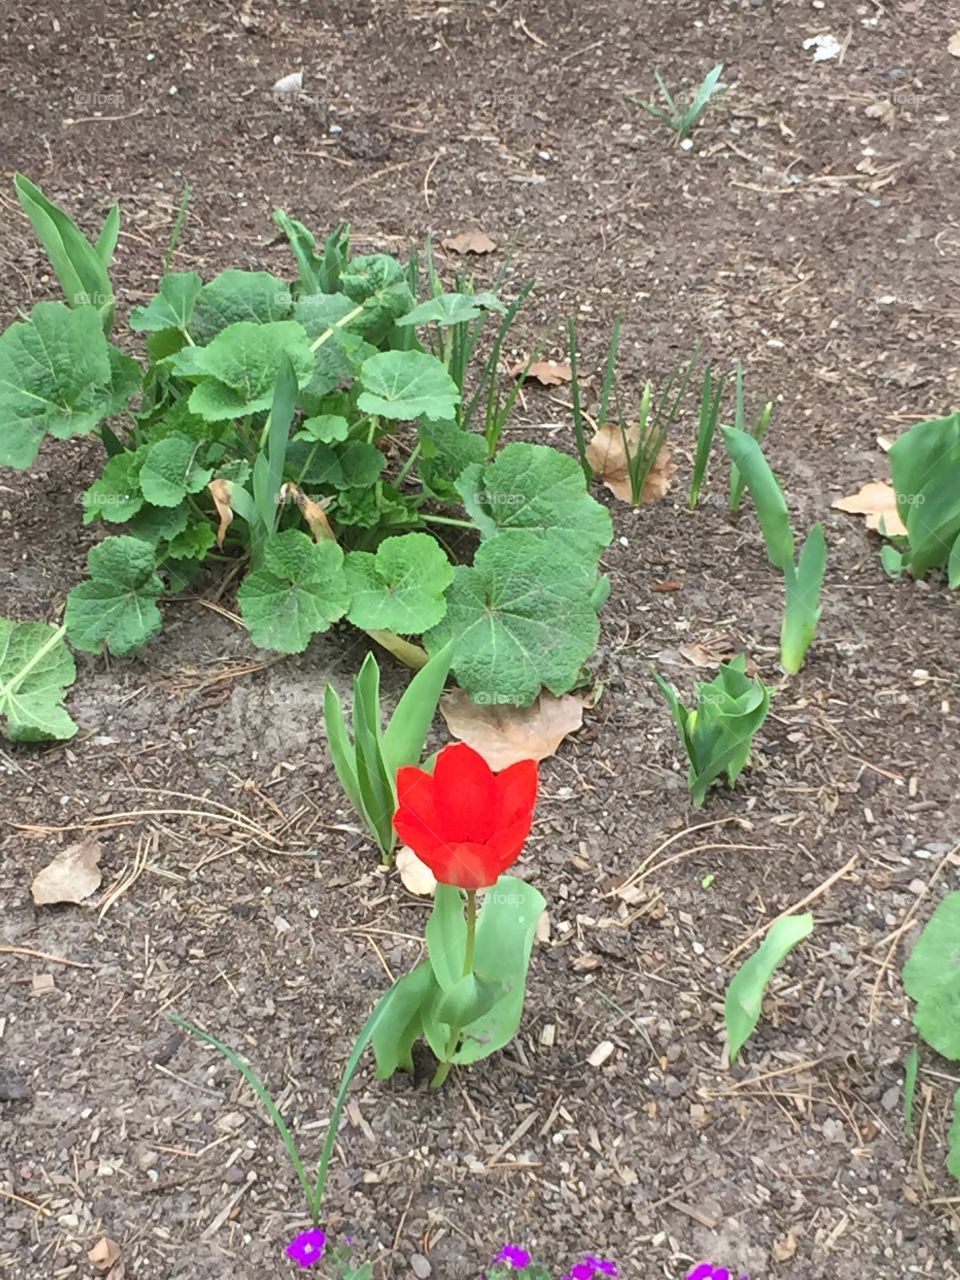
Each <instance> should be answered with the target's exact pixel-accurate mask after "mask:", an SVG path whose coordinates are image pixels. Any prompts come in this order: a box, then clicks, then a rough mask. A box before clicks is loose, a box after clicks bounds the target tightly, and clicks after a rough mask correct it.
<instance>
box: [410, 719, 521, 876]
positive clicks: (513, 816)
mask: <svg viewBox="0 0 960 1280" xmlns="http://www.w3.org/2000/svg"><path fill="white" fill-rule="evenodd" d="M397 798H398V802H399V803H398V807H397V812H396V813H395V814H394V817H393V825H394V827H395V828H396V832H397V835H399V837H400V839H401V840H403V841H404V843H405V844H408V845H409V846H410V848H411V849H412V850H413V851H414V853H416V854H417V856H418V857H419V858H420V859H421V860H422V861H423V862H425V863H426V864H427V866H428V867H429V868H430V870H431V871H432V872H433V874H434V875H435V876H436V878H437V880H438V881H439V882H440V883H441V884H452V885H456V886H457V887H458V888H460V889H467V890H471V889H473V890H475V889H484V888H487V887H489V886H490V885H494V884H496V883H497V880H498V879H499V878H500V876H501V875H502V874H503V872H504V871H506V869H507V868H508V867H510V866H512V865H513V863H515V862H516V860H517V858H519V857H520V851H521V850H522V849H523V845H524V842H525V841H526V838H527V836H528V835H529V834H530V828H531V826H532V825H533V806H534V804H535V802H536V799H537V762H536V761H535V760H521V761H519V762H518V763H517V764H512V765H510V767H509V768H508V769H504V770H502V772H500V773H494V772H493V770H492V769H491V768H490V766H489V765H488V764H487V762H486V760H484V758H483V756H481V755H479V754H478V753H477V752H476V751H474V750H473V748H472V747H468V746H467V745H466V744H465V743H462V742H458V743H456V744H455V745H453V746H450V747H444V749H443V750H442V751H441V752H440V755H439V756H438V757H437V766H436V769H435V770H434V772H433V774H432V775H431V774H429V773H425V772H424V771H423V770H422V769H414V768H409V767H407V768H402V769H398V770H397Z"/></svg>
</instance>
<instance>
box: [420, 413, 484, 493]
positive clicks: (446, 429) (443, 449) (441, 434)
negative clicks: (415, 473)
mask: <svg viewBox="0 0 960 1280" xmlns="http://www.w3.org/2000/svg"><path fill="white" fill-rule="evenodd" d="M486 456H487V446H486V443H485V442H484V439H483V437H482V436H480V435H478V434H477V433H476V432H475V431H465V430H464V429H463V427H460V426H458V425H457V424H456V423H455V422H448V421H444V420H443V419H442V418H440V419H437V420H434V419H430V418H422V419H421V420H420V479H421V480H422V481H423V484H424V488H425V489H426V490H427V492H428V493H429V494H430V495H431V496H433V497H436V498H439V499H440V500H441V501H442V502H459V501H460V492H459V490H458V489H457V488H456V481H457V479H458V478H459V477H460V476H461V475H462V474H463V472H464V471H465V470H466V469H467V467H469V466H470V464H471V463H480V462H483V461H484V460H485V459H486Z"/></svg>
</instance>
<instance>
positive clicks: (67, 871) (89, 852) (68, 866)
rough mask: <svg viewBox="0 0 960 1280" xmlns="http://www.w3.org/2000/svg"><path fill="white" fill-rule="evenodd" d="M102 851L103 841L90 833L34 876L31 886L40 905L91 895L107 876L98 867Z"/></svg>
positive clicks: (36, 901) (71, 900)
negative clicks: (101, 844) (101, 842)
mask: <svg viewBox="0 0 960 1280" xmlns="http://www.w3.org/2000/svg"><path fill="white" fill-rule="evenodd" d="M102 852H103V850H102V849H101V847H100V841H99V840H95V839H94V838H93V837H92V836H88V837H87V838H86V839H85V840H80V841H78V842H77V843H76V844H72V845H70V846H69V848H67V849H64V850H63V852H62V853H58V854H57V856H56V857H55V858H54V860H53V861H52V862H51V863H50V864H49V866H46V867H44V868H43V870H42V871H40V872H38V873H37V875H36V876H34V879H33V884H32V885H31V886H30V892H31V893H32V894H33V900H34V902H35V903H36V904H37V906H38V907H43V906H49V905H50V904H51V903H55V902H82V901H83V900H84V898H89V896H90V894H91V893H94V892H95V891H96V890H97V889H99V888H100V882H101V880H102V879H103V876H102V875H101V874H100V870H99V868H98V866H97V864H98V863H99V861H100V855H101V854H102Z"/></svg>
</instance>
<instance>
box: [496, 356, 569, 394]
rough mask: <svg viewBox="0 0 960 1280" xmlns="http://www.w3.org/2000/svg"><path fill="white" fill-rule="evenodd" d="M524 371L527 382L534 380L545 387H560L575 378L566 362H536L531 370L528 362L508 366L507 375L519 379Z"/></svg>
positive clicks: (521, 361)
mask: <svg viewBox="0 0 960 1280" xmlns="http://www.w3.org/2000/svg"><path fill="white" fill-rule="evenodd" d="M524 371H526V380H527V382H529V381H531V379H532V380H533V381H535V382H539V383H540V385H541V386H544V387H559V386H562V384H563V383H564V382H570V381H571V379H572V378H573V370H572V369H571V368H570V366H569V364H567V362H566V361H565V360H563V361H561V360H534V362H533V364H532V365H531V366H530V367H529V369H528V368H527V362H526V360H518V361H516V363H514V364H508V365H507V373H509V375H510V377H511V378H519V377H520V375H521V374H522V373H524Z"/></svg>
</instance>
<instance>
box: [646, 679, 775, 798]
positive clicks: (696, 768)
mask: <svg viewBox="0 0 960 1280" xmlns="http://www.w3.org/2000/svg"><path fill="white" fill-rule="evenodd" d="M745 666H746V658H745V657H744V655H743V654H738V655H737V657H736V658H734V659H733V660H732V661H731V662H728V663H725V664H724V665H723V666H722V667H721V668H720V670H719V672H718V673H717V676H716V678H715V679H713V680H711V681H710V682H709V683H706V684H698V685H697V686H696V693H697V705H696V708H695V709H694V710H690V709H689V708H688V707H685V706H684V705H683V703H682V702H681V701H680V699H679V697H678V696H677V691H676V689H675V688H674V687H673V685H672V684H669V683H668V682H667V681H666V680H664V679H663V677H662V676H660V675H658V674H657V672H656V671H654V672H653V678H654V679H655V680H656V682H657V684H658V686H659V688H660V692H661V693H662V694H663V696H664V697H665V698H666V700H667V705H668V706H669V707H670V712H671V714H672V716H673V719H674V722H675V724H676V726H677V728H678V730H679V731H680V739H681V741H682V742H683V746H684V750H685V751H686V753H687V758H688V759H689V761H690V771H689V774H688V779H687V781H688V785H689V787H690V798H691V800H692V802H693V805H694V808H697V809H699V808H700V806H701V805H702V804H703V801H704V797H705V796H706V794H707V789H708V788H709V787H710V785H711V783H713V782H715V781H716V780H717V779H718V778H719V777H720V775H721V774H726V777H727V782H728V783H729V784H730V786H731V787H732V786H734V784H735V783H736V780H737V778H738V777H739V776H740V774H741V772H742V771H743V769H744V767H745V766H746V764H747V761H748V760H749V758H750V746H751V744H752V742H753V738H754V735H755V734H756V732H757V730H758V729H759V728H760V726H761V725H762V724H763V722H764V720H765V719H766V718H767V712H768V711H769V710H770V694H771V691H770V689H769V688H767V686H766V685H765V684H764V683H763V681H762V680H761V679H760V678H759V677H758V676H757V677H754V678H751V677H750V676H748V675H747V674H746V671H745Z"/></svg>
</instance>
